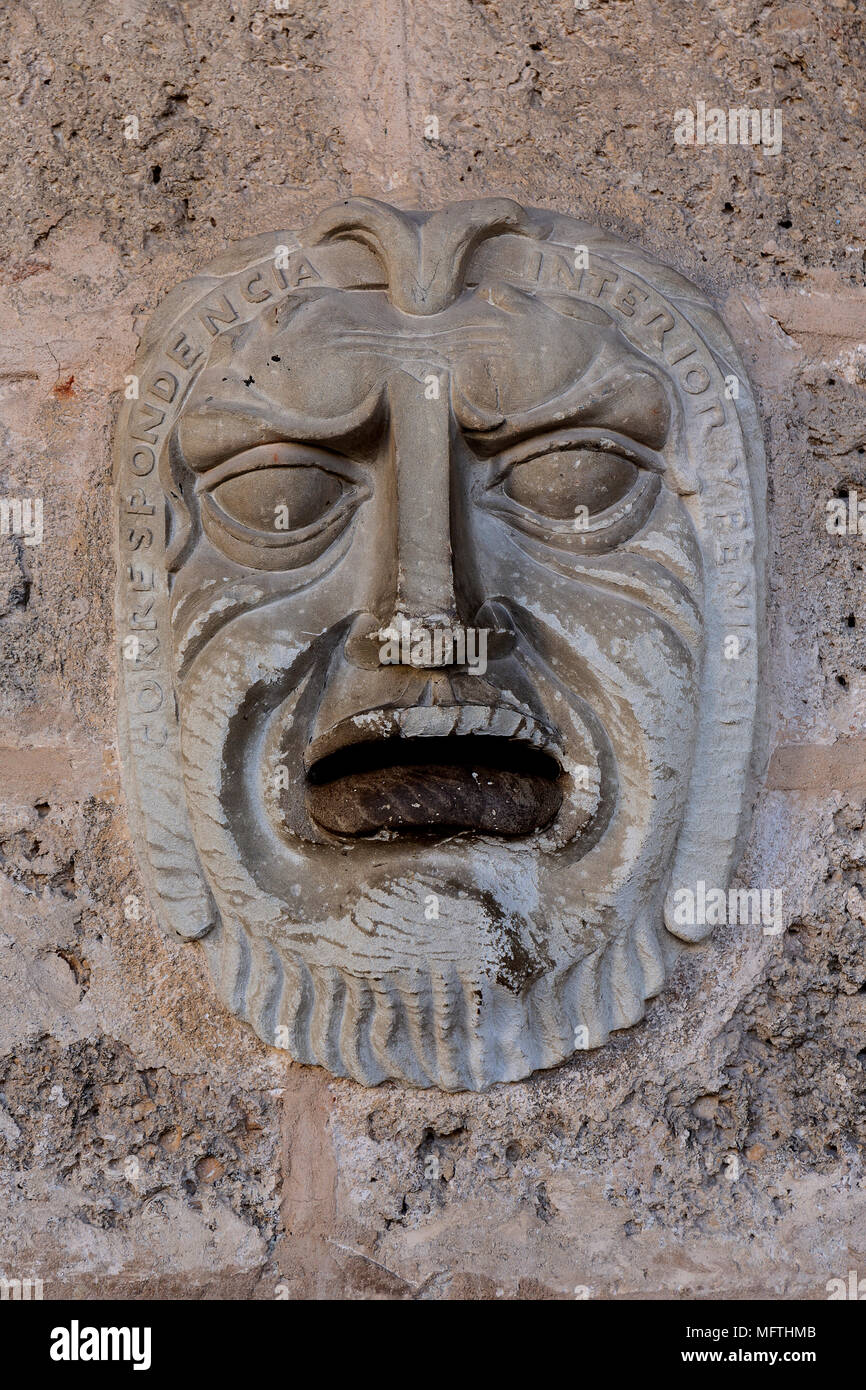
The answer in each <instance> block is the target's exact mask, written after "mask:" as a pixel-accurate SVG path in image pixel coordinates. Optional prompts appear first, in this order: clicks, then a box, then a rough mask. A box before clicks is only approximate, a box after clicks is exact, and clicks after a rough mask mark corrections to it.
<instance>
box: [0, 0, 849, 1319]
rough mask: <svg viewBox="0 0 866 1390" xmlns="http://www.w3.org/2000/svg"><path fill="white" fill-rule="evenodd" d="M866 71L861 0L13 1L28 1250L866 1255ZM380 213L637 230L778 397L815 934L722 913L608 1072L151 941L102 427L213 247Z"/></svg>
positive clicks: (14, 1012) (6, 546)
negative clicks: (254, 1022) (388, 1042)
mask: <svg viewBox="0 0 866 1390" xmlns="http://www.w3.org/2000/svg"><path fill="white" fill-rule="evenodd" d="M864 57H866V54H864V41H863V35H862V15H860V14H858V10H857V6H856V5H855V3H854V0H830V3H826V2H822V3H820V4H819V3H818V0H812V3H808V4H807V3H802V4H782V5H774V6H766V5H764V4H762V3H758V0H754V3H752V2H751V0H738V3H736V4H722V5H713V6H709V5H702V4H697V5H688V6H681V5H677V4H675V3H672V2H671V3H660V4H658V5H653V6H648V5H642V4H636V3H635V4H632V3H628V2H627V0H611V3H596V4H592V3H591V4H590V7H589V9H587V10H585V11H583V10H575V9H574V7H573V6H572V5H571V4H570V3H568V4H566V3H562V2H560V3H556V0H555V2H554V3H552V4H551V5H548V6H546V7H542V8H541V9H539V8H538V7H530V6H528V5H524V4H519V3H516V2H512V0H502V3H489V4H482V3H476V4H468V3H466V0H459V3H458V0H446V2H445V3H444V4H441V5H437V6H435V7H432V8H431V7H420V8H419V7H415V8H413V9H410V8H409V7H408V6H407V7H401V6H399V5H397V4H396V3H395V0H385V3H382V4H378V5H376V6H373V5H365V6H360V7H359V6H354V7H349V6H342V5H338V4H335V3H333V2H331V3H326V4H319V5H315V4H309V5H304V6H303V7H302V6H300V5H299V6H296V7H294V8H292V9H291V10H289V11H288V12H286V13H276V12H275V11H274V10H273V9H269V8H267V7H265V6H261V7H257V6H256V5H253V4H248V3H237V4H234V5H233V6H223V5H217V4H215V3H211V0H205V2H204V3H201V4H197V5H195V6H191V7H177V6H161V5H159V6H158V5H155V4H153V5H148V4H145V5H141V6H136V7H128V6H121V7H118V6H116V5H109V4H107V3H102V4H96V5H90V6H84V5H73V4H70V5H68V6H66V7H64V14H63V22H62V23H58V18H57V10H56V7H55V6H53V5H51V4H49V3H47V0H37V3H32V4H29V5H27V6H24V5H14V6H12V7H10V9H9V12H8V39H7V44H6V61H5V62H4V65H3V68H2V71H0V82H2V94H3V123H2V134H0V167H2V168H3V170H4V174H3V185H4V186H3V197H2V200H0V223H2V248H0V280H2V286H0V299H2V303H0V322H2V325H3V331H2V335H0V337H2V341H0V403H2V439H0V448H2V457H0V485H2V493H0V495H3V496H7V497H11V496H18V497H20V496H42V497H43V498H44V501H45V521H46V529H45V538H44V540H43V542H42V544H41V545H35V546H27V545H24V544H22V543H20V542H17V541H15V540H12V539H10V538H9V537H3V538H2V539H0V644H2V661H3V670H4V681H3V690H2V703H0V719H2V734H0V744H2V748H0V771H2V807H0V815H2V819H0V849H2V864H0V867H2V877H3V883H2V917H0V933H2V935H0V950H2V962H3V968H2V991H3V1000H2V1013H0V1017H2V1024H0V1107H2V1108H0V1156H2V1178H0V1182H2V1189H0V1190H2V1198H0V1203H2V1211H3V1223H2V1235H0V1270H2V1271H3V1272H4V1273H5V1274H6V1275H8V1276H10V1277H15V1276H16V1275H17V1276H19V1277H20V1276H27V1275H29V1274H34V1275H39V1276H41V1277H42V1278H43V1280H44V1282H45V1290H46V1296H48V1297H52V1296H59V1295H62V1294H75V1293H83V1292H88V1291H91V1290H99V1291H101V1292H103V1293H110V1294H121V1293H134V1294H153V1293H158V1294H171V1295H172V1296H176V1297H181V1298H189V1297H202V1296H205V1297H207V1296H218V1295H221V1294H222V1295H226V1294H228V1295H233V1296H239V1297H259V1298H273V1297H274V1296H279V1295H280V1294H281V1293H284V1292H288V1293H290V1294H292V1295H298V1296H302V1297H308V1298H310V1297H317V1296H323V1295H332V1296H338V1297H344V1298H345V1297H347V1298H363V1297H369V1298H461V1297H470V1298H539V1297H566V1298H567V1297H574V1296H575V1293H574V1291H575V1289H576V1288H578V1289H580V1290H584V1289H588V1290H589V1292H590V1295H591V1296H592V1297H617V1296H620V1297H622V1296H632V1297H634V1296H637V1297H653V1296H658V1295H660V1294H661V1295H664V1294H672V1293H680V1294H683V1295H685V1296H690V1297H717V1296H721V1295H728V1296H733V1297H740V1296H754V1295H758V1296H760V1295H768V1296H794V1297H798V1298H823V1297H825V1285H826V1281H827V1280H828V1279H829V1278H831V1277H839V1276H842V1277H844V1276H845V1275H846V1273H847V1271H848V1270H849V1269H850V1268H858V1269H859V1270H860V1273H861V1275H862V1274H863V1273H864V1272H866V1235H864V1231H866V1226H864V1211H863V1208H864V1174H863V1167H862V1153H863V1143H864V1139H866V1134H864V1108H863V1098H864V1088H866V1056H864V1055H863V1053H864V1042H863V1034H864V1027H863V1021H864V1014H866V955H864V949H863V948H864V937H866V888H864V875H866V848H864V843H866V829H864V795H866V765H864V747H866V741H864V732H863V714H864V706H866V678H864V655H866V652H864V646H863V631H862V629H863V623H864V619H863V616H862V613H861V604H860V595H861V593H862V566H863V554H864V551H863V544H864V542H863V540H862V539H861V538H859V537H857V536H833V535H829V534H828V533H827V531H826V529H825V526H824V515H825V502H826V500H827V499H828V498H831V497H834V496H837V495H845V494H846V493H847V492H848V491H849V489H850V488H854V489H856V490H858V491H859V492H860V493H861V495H862V496H864V497H866V467H864V451H866V429H864V423H863V421H864V411H863V403H864V399H866V397H864V391H866V311H864V291H863V286H864V270H866V246H864V234H863V227H864V211H866V204H864V196H863V187H864V167H863V165H864V155H863V140H862V120H863V112H862V96H861V94H860V88H861V83H860V78H859V74H860V73H861V72H862V69H863V65H864ZM698 99H705V100H707V101H708V102H715V103H717V104H718V105H719V106H722V107H725V108H726V107H729V106H739V105H743V104H748V105H750V106H755V107H778V108H779V110H780V111H781V113H782V120H783V127H784V141H783V147H782V151H781V153H780V154H779V155H777V156H765V155H763V154H762V153H761V152H760V151H759V150H753V149H750V148H742V147H737V146H731V147H725V146H714V147H707V148H703V149H701V148H690V147H682V146H677V145H676V144H675V143H674V140H673V134H672V132H673V127H674V120H673V112H674V110H675V109H676V108H680V107H693V106H694V105H695V103H696V101H697V100H698ZM130 114H135V115H137V116H138V118H139V126H140V129H139V136H140V138H139V140H138V141H137V142H134V141H127V140H125V139H124V135H123V131H124V117H126V116H128V115H130ZM428 115H436V116H437V117H438V120H439V140H438V141H436V142H434V141H430V140H425V138H424V122H425V117H427V116H428ZM350 193H360V194H371V195H373V196H377V197H381V198H384V199H386V200H387V201H389V202H392V203H396V204H400V203H402V204H403V205H405V206H410V205H412V204H414V203H421V204H423V205H425V206H436V205H439V204H441V203H443V202H447V201H450V200H453V199H455V198H461V197H469V196H473V197H474V196H486V195H489V194H503V195H507V196H510V197H513V198H515V199H516V200H517V201H518V202H521V203H526V204H531V205H541V206H548V207H553V208H558V209H560V210H561V211H563V212H566V213H568V214H570V215H574V216H579V217H581V218H585V219H586V220H587V221H590V222H593V223H596V224H597V225H600V226H602V227H604V228H606V229H608V230H610V231H611V232H613V233H615V234H617V235H620V236H623V237H625V238H626V239H628V240H630V241H635V242H637V243H638V244H640V245H642V246H643V247H644V248H645V249H646V250H647V251H649V252H650V253H651V254H653V255H656V256H658V257H659V258H660V259H662V260H664V261H666V262H667V263H668V264H670V265H672V266H673V267H674V268H675V269H676V270H679V271H680V272H682V273H683V274H684V275H686V276H687V277H688V278H689V279H691V280H693V281H694V282H695V283H696V284H697V285H698V286H699V287H700V288H701V290H702V291H703V292H704V293H705V294H706V295H707V296H708V298H709V299H710V300H711V302H713V303H714V304H715V305H716V307H717V308H718V309H719V311H720V312H721V314H722V316H723V318H724V319H725V321H726V323H727V325H728V327H729V329H730V331H731V334H732V336H733V337H734V338H735V340H736V341H737V343H738V345H739V347H740V349H741V351H742V353H743V356H744V359H745V361H746V365H747V368H748V370H749V374H750V376H751V378H752V381H753V382H754V384H755V387H756V391H757V395H758V400H759V408H760V411H761V414H762V417H763V419H764V422H765V438H766V445H767V452H768V464H769V472H770V541H771V546H770V554H771V572H770V589H771V594H770V638H771V640H770V668H769V672H768V677H767V681H768V689H767V692H766V694H767V699H768V702H769V707H770V716H771V722H770V746H771V758H770V764H769V770H768V773H767V777H766V785H765V787H764V789H763V790H762V792H761V794H760V796H759V799H758V803H757V806H756V812H755V816H754V819H753V825H752V832H751V837H750V841H749V844H748V847H747V849H746V853H745V857H744V861H743V864H742V867H741V870H740V879H741V881H742V882H743V883H752V884H761V885H764V886H767V887H781V888H782V890H783V892H784V901H785V909H786V910H785V917H786V923H787V929H786V931H785V932H784V933H783V934H782V935H781V936H779V937H764V936H762V935H759V934H757V933H755V932H746V933H744V932H743V931H742V929H740V928H737V927H722V928H719V929H717V931H716V932H715V933H714V935H713V938H712V940H711V942H710V943H708V944H704V945H702V946H699V947H696V948H694V949H693V950H692V951H690V952H688V953H687V954H686V956H685V957H684V958H683V959H681V961H680V963H679V965H678V966H677V970H676V972H675V974H674V976H673V977H672V979H671V981H670V983H669V986H668V988H667V990H666V992H665V994H664V995H663V996H662V997H661V998H660V999H659V1000H658V1001H656V1002H655V1003H654V1004H653V1005H652V1006H651V1007H650V1009H649V1011H648V1014H647V1017H646V1020H645V1021H644V1022H643V1023H641V1024H639V1025H637V1027H636V1028H634V1029H633V1030H631V1031H630V1032H628V1033H624V1034H622V1035H621V1036H620V1037H618V1038H616V1039H614V1040H613V1041H612V1043H611V1044H609V1045H608V1047H607V1048H606V1049H605V1050H604V1051H603V1052H599V1053H593V1054H588V1055H586V1056H584V1057H580V1058H578V1059H577V1060H576V1061H573V1062H569V1063H567V1064H565V1065H563V1066H562V1067H561V1068H559V1069H558V1070H556V1071H553V1072H551V1073H548V1074H546V1075H544V1076H542V1077H538V1078H534V1079H530V1080H529V1081H526V1082H521V1083H519V1084H515V1085H510V1086H502V1087H496V1088H494V1089H493V1090H492V1091H490V1092H488V1093H486V1094H485V1095H483V1096H468V1095H463V1094H458V1095H444V1094H441V1093H437V1092H435V1091H428V1092H408V1091H406V1090H405V1089H403V1088H401V1087H399V1086H396V1085H388V1086H385V1087H383V1088H381V1089H378V1090H366V1089H363V1088H361V1087H358V1086H356V1085H355V1084H354V1083H353V1082H350V1081H333V1080H329V1079H328V1078H327V1076H325V1075H324V1074H323V1073H320V1072H318V1071H316V1070H312V1069H306V1068H303V1067H299V1066H295V1065H293V1064H289V1063H287V1062H286V1061H285V1059H284V1058H283V1057H281V1056H280V1054H279V1053H277V1052H273V1051H270V1050H268V1049H266V1048H265V1047H264V1046H262V1045H261V1044H260V1043H258V1042H257V1041H256V1040H255V1039H254V1038H253V1037H252V1036H251V1035H250V1033H249V1031H248V1030H247V1029H246V1028H245V1027H244V1026H243V1025H242V1024H241V1023H239V1022H238V1021H236V1020H235V1019H234V1018H233V1017H232V1016H231V1015H229V1014H228V1013H227V1012H226V1011H225V1010H224V1009H223V1008H222V1006H221V1005H220V1004H219V1003H218V1002H217V1001H216V1000H215V998H214V996H213V993H212V991H211V989H210V986H209V984H208V980H207V975H206V972H205V970H204V968H203V963H202V961H201V959H200V954H199V953H200V950H201V948H200V947H197V946H195V945H181V944H175V943H173V942H169V941H167V940H166V939H165V938H164V937H163V936H162V935H161V933H160V932H159V930H158V928H157V926H156V923H155V921H154V920H153V918H152V916H151V914H150V909H149V908H148V906H147V904H146V901H145V896H144V892H143V889H142V885H141V883H140V881H139V879H138V876H137V871H136V869H135V867H134V858H133V854H132V848H131V842H130V837H129V831H128V826H127V821H126V814H125V809H124V803H123V798H122V795H121V792H120V788H119V781H118V770H117V760H116V753H115V713H114V711H115V674H114V672H115V646H114V638H113V624H112V619H111V611H110V610H111V593H112V585H113V562H112V556H111V535H112V531H111V519H110V488H109V480H110V463H109V444H110V436H111V432H112V428H113V423H114V418H115V416H116V413H117V409H118V407H119V403H120V399H121V396H122V392H123V388H124V375H125V374H126V373H127V372H129V371H130V370H131V363H132V361H133V358H134V355H135V351H136V348H137V343H138V339H139V335H140V332H141V329H142V325H143V323H144V321H145V319H146V317H147V316H148V314H149V313H150V312H151V311H152V309H153V307H154V305H155V304H156V303H157V301H158V300H159V298H160V297H161V295H162V294H163V293H164V292H165V290H166V289H167V288H168V287H169V286H170V285H172V284H174V283H176V282H177V281H178V280H179V279H181V278H183V276H184V275H185V274H187V273H188V272H189V268H190V265H191V264H196V265H200V264H205V263H206V262H207V261H208V260H209V259H211V258H212V257H214V256H216V255H217V254H219V253H220V252H221V251H222V250H223V249H224V247H225V245H226V244H227V243H228V242H230V241H232V240H233V239H237V238H240V237H244V236H249V235H253V234H255V233H258V232H262V231H266V230H268V229H270V228H273V227H283V226H294V225H297V224H299V223H301V222H303V220H304V219H305V217H307V216H308V215H309V213H310V211H311V210H313V209H316V208H319V207H323V206H327V205H328V204H329V203H331V202H333V201H335V200H336V199H338V198H342V197H345V196H347V195H349V194H350ZM135 898H137V899H138V901H139V903H140V905H141V907H140V911H141V919H140V920H138V921H136V920H135V919H134V917H132V920H130V919H129V917H128V916H126V915H125V912H126V913H127V914H133V913H134V912H135V911H136V910H137V909H136V905H135V903H134V902H133V901H131V899H135ZM734 1160H736V1162H734Z"/></svg>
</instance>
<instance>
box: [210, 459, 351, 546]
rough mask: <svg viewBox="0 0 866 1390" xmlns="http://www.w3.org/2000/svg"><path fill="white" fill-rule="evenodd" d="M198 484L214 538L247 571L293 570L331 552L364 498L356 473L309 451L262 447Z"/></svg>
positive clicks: (345, 464)
mask: <svg viewBox="0 0 866 1390" xmlns="http://www.w3.org/2000/svg"><path fill="white" fill-rule="evenodd" d="M214 473H215V474H216V477H215V478H214V475H213V474H211V476H210V478H208V479H206V480H205V482H204V484H203V490H202V493H201V518H202V525H203V527H204V530H205V532H206V534H207V536H208V537H209V539H210V540H211V541H213V543H214V544H215V545H217V546H218V547H219V548H220V550H222V551H223V552H224V553H225V554H226V555H228V556H229V557H230V558H231V559H233V560H236V561H237V562H238V563H239V564H242V565H247V566H249V567H250V568H252V569H267V570H279V569H295V568H297V567H299V566H301V565H306V564H309V563H310V562H311V561H312V560H315V559H317V558H318V557H319V556H320V555H322V554H324V552H325V551H326V550H327V549H328V547H329V546H330V545H331V543H332V542H333V541H334V540H336V538H337V536H339V535H340V533H341V532H342V531H343V530H344V528H345V527H346V525H347V524H348V522H349V519H350V518H351V516H352V513H353V512H354V510H355V508H356V506H357V505H358V504H359V503H360V502H362V501H363V500H364V498H365V497H368V496H369V488H368V487H366V485H365V484H364V482H363V480H362V477H361V475H360V474H359V471H358V469H357V468H356V467H355V466H354V465H353V464H352V463H350V462H349V460H347V459H343V458H337V456H336V455H331V454H328V453H327V452H326V451H325V450H323V449H317V448H313V447H312V446H306V445H300V444H291V443H282V444H264V445H260V446H259V447H257V448H255V449H248V450H247V451H246V452H245V453H243V454H236V455H235V457H234V458H232V459H228V460H226V462H225V463H224V464H222V465H221V466H220V468H219V469H218V470H214Z"/></svg>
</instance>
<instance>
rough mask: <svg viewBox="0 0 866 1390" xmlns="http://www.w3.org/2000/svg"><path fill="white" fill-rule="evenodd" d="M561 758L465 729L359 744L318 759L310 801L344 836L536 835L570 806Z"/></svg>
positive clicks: (318, 816)
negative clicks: (384, 833)
mask: <svg viewBox="0 0 866 1390" xmlns="http://www.w3.org/2000/svg"><path fill="white" fill-rule="evenodd" d="M562 796H563V788H562V785H561V769H560V766H559V763H558V762H557V761H556V759H555V758H553V757H551V755H550V754H549V753H545V752H543V751H542V750H541V749H539V748H535V747H533V746H532V745H531V744H529V743H526V742H521V741H520V740H518V739H508V738H497V737H493V736H484V737H476V736H472V735H469V734H467V735H462V736H459V737H454V736H451V737H448V738H386V739H376V740H373V741H369V742H362V743H355V744H352V745H351V746H349V747H346V748H342V749H339V750H338V751H337V752H335V753H331V754H329V755H328V756H327V757H324V758H320V759H319V761H318V762H316V763H314V764H313V766H312V767H311V768H310V770H309V773H308V775H307V807H308V810H309V812H310V815H311V816H312V818H313V819H314V820H315V821H316V822H317V823H318V824H319V825H320V826H322V828H323V829H326V830H330V831H331V832H332V833H333V834H336V835H373V834H376V833H377V831H380V830H393V831H398V832H405V833H412V832H415V833H419V832H425V831H426V832H436V833H445V832H446V831H455V830H474V831H476V832H478V833H481V834H493V835H528V834H531V833H532V832H533V831H535V830H540V829H542V828H543V827H544V826H545V825H547V824H549V822H550V821H551V820H552V819H553V817H554V816H555V815H556V813H557V811H558V810H559V808H560V805H561V804H562Z"/></svg>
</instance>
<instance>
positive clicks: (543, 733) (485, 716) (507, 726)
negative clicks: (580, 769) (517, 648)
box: [305, 704, 560, 767]
mask: <svg viewBox="0 0 866 1390" xmlns="http://www.w3.org/2000/svg"><path fill="white" fill-rule="evenodd" d="M466 734H476V735H478V734H481V735H486V736H489V737H491V738H513V739H514V740H515V741H516V742H520V743H528V744H531V746H532V747H533V748H540V749H550V748H554V749H557V750H558V748H559V742H560V740H559V738H558V736H557V735H556V733H555V732H554V730H552V729H550V728H548V727H547V726H546V725H544V724H542V723H541V722H540V720H538V719H536V718H535V716H534V715H532V714H530V713H529V712H528V711H527V710H525V709H518V708H516V707H515V706H513V705H480V704H479V705H472V704H468V705H467V704H452V705H439V704H436V705H411V706H409V707H407V708H405V709H393V708H391V709H374V710H365V711H364V712H363V713H359V714H355V715H352V716H351V717H350V718H349V719H344V720H342V721H341V722H340V723H339V724H337V725H336V726H335V727H334V728H332V729H331V730H330V731H329V732H328V733H326V734H324V735H322V736H321V737H320V738H317V739H316V740H315V742H314V743H313V744H311V745H310V746H309V747H308V749H307V754H306V758H305V763H306V765H307V767H310V766H311V765H312V764H313V763H314V762H317V761H318V760H319V759H320V758H323V757H326V756H328V755H329V754H330V753H335V752H337V751H338V750H339V749H341V748H346V747H349V746H350V745H351V744H353V743H357V742H362V743H363V742H368V741H371V740H375V739H385V738H449V737H451V736H452V735H454V736H456V737H460V736H463V735H466Z"/></svg>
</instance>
